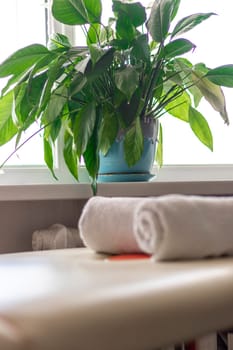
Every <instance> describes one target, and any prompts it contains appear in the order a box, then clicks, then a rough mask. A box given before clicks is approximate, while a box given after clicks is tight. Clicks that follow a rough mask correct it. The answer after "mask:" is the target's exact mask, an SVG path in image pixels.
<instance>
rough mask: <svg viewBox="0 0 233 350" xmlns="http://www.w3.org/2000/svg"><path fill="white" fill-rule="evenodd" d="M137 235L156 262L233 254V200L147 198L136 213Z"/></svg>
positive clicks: (198, 197)
mask: <svg viewBox="0 0 233 350" xmlns="http://www.w3.org/2000/svg"><path fill="white" fill-rule="evenodd" d="M134 234H135V237H136V240H137V242H138V245H139V246H140V248H141V250H142V251H144V252H146V253H149V254H153V255H154V258H155V260H173V259H198V258H204V257H209V256H210V257H211V256H213V257H214V256H220V255H233V198H232V197H201V196H184V195H167V196H161V197H157V198H147V199H145V200H143V201H142V202H141V203H140V204H138V206H137V208H136V210H135V216H134Z"/></svg>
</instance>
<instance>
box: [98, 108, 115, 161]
mask: <svg viewBox="0 0 233 350" xmlns="http://www.w3.org/2000/svg"><path fill="white" fill-rule="evenodd" d="M118 130H119V123H118V119H117V116H116V114H115V113H109V112H108V111H105V112H103V116H102V121H101V128H100V142H99V143H100V145H99V148H100V151H101V152H102V153H103V155H106V154H107V153H108V151H109V148H110V147H111V145H112V144H113V142H114V140H115V139H116V137H117V133H118Z"/></svg>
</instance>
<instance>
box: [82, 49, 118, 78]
mask: <svg viewBox="0 0 233 350" xmlns="http://www.w3.org/2000/svg"><path fill="white" fill-rule="evenodd" d="M114 51H115V50H114V49H113V48H110V49H108V50H106V51H104V54H103V55H102V56H101V57H100V58H99V59H98V61H97V62H96V64H95V65H94V66H93V65H91V64H87V65H86V69H85V76H86V77H87V78H88V81H89V82H92V80H94V79H96V78H98V77H99V76H101V75H102V74H104V73H106V71H107V68H108V67H109V66H110V65H111V64H112V62H113V57H114ZM88 63H89V62H88Z"/></svg>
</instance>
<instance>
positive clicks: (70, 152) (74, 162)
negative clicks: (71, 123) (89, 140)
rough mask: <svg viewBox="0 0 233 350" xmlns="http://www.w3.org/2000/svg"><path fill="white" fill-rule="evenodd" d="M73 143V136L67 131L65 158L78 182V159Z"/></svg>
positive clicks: (64, 148)
mask: <svg viewBox="0 0 233 350" xmlns="http://www.w3.org/2000/svg"><path fill="white" fill-rule="evenodd" d="M73 142H74V139H73V136H72V135H71V134H70V133H69V132H68V131H67V130H65V132H64V146H63V157H64V160H65V163H66V165H67V168H68V169H69V171H70V173H71V174H72V175H73V176H74V178H75V179H76V180H78V158H77V154H76V151H75V148H74V143H73Z"/></svg>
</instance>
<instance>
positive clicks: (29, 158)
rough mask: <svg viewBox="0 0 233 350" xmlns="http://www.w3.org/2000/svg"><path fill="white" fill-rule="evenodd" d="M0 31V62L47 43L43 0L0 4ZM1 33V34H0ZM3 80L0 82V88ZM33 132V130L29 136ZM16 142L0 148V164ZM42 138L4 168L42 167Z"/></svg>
mask: <svg viewBox="0 0 233 350" xmlns="http://www.w3.org/2000/svg"><path fill="white" fill-rule="evenodd" d="M9 23H10V25H9ZM0 31H1V33H2V40H1V52H0V61H1V62H2V61H3V60H4V59H5V58H7V57H8V56H9V55H11V54H12V53H13V52H14V51H16V50H18V49H20V48H22V47H23V46H26V45H30V44H32V43H41V44H46V41H47V15H46V7H45V5H44V1H43V0H8V1H4V2H3V1H1V2H0ZM3 33H4V34H3ZM4 83H5V81H4V80H3V79H1V80H0V88H1V87H2V86H3V85H4ZM33 132H35V127H34V129H31V130H30V133H29V134H31V133H33ZM14 145H15V140H14V141H11V142H10V143H9V144H7V145H5V146H3V147H1V149H0V151H1V152H0V162H1V163H2V162H3V161H4V160H5V158H6V157H7V156H8V155H9V154H10V153H11V152H12V151H13V150H14ZM43 164H44V160H43V148H42V140H41V137H40V136H38V137H36V138H34V139H32V140H31V141H30V142H29V143H28V144H27V145H26V146H25V147H22V149H21V150H20V152H17V154H16V155H15V156H14V157H12V158H11V159H10V160H9V161H8V163H7V165H43Z"/></svg>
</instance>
